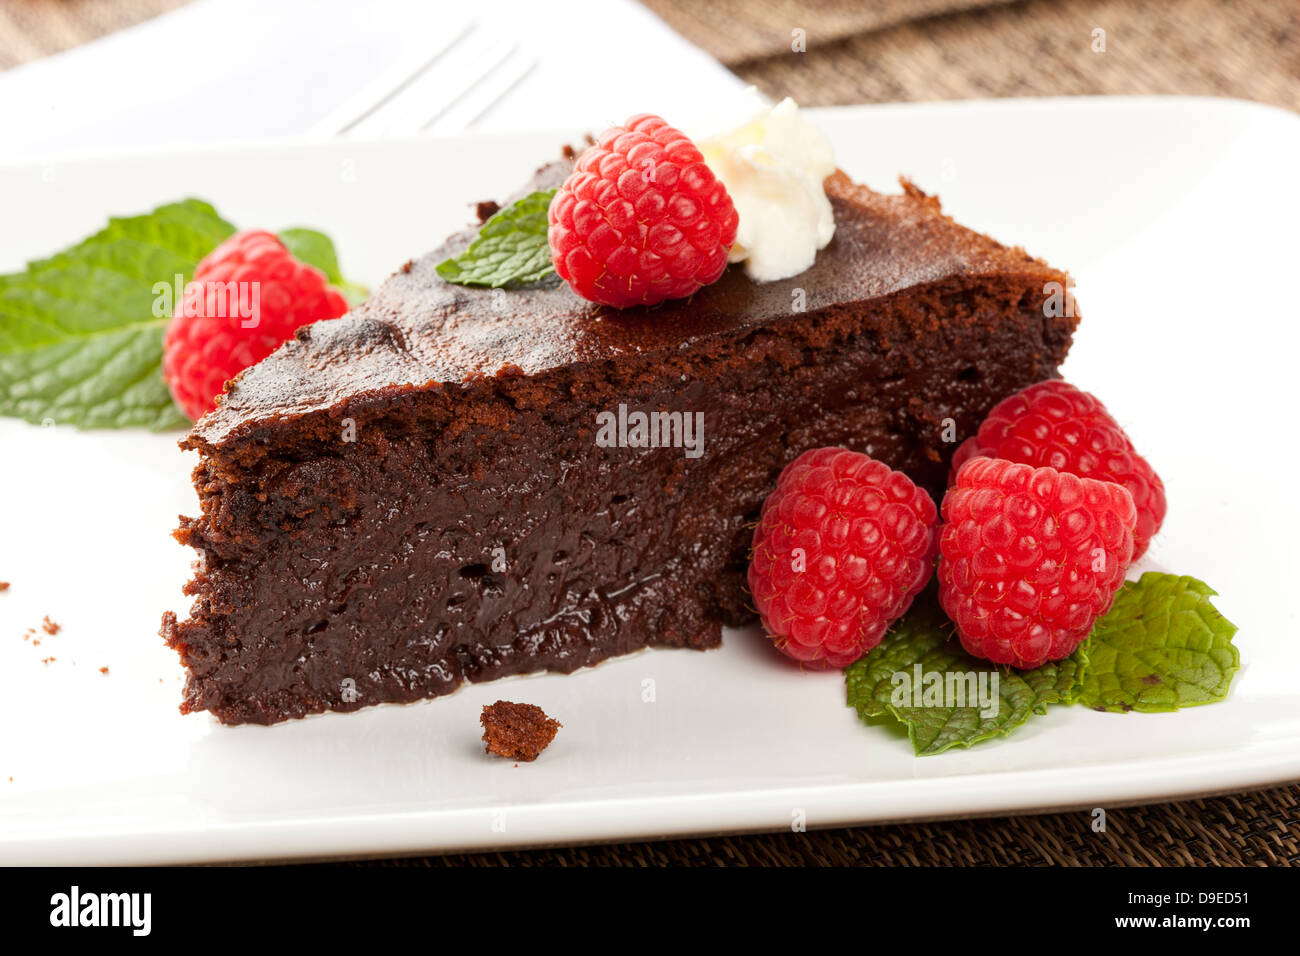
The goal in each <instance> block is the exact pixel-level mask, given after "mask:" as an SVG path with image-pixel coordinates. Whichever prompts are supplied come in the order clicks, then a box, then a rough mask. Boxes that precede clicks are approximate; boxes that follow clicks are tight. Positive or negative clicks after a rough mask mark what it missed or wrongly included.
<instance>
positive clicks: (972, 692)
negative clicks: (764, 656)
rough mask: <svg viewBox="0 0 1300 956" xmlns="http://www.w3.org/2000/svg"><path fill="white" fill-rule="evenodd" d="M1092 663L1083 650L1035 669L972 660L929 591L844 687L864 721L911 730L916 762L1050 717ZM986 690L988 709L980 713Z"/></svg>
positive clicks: (852, 669) (850, 670) (849, 671)
mask: <svg viewBox="0 0 1300 956" xmlns="http://www.w3.org/2000/svg"><path fill="white" fill-rule="evenodd" d="M1087 662H1088V659H1087V656H1086V654H1085V653H1084V652H1083V651H1082V649H1080V650H1078V651H1076V652H1075V653H1074V654H1073V655H1072V656H1070V657H1068V658H1066V659H1065V660H1062V661H1056V662H1053V663H1048V664H1044V665H1043V666H1042V667H1039V668H1036V669H1034V670H1031V671H1015V670H1010V669H1007V668H1000V667H998V666H997V665H995V664H990V663H989V662H988V661H984V660H980V659H978V658H976V657H972V656H971V655H969V654H967V653H966V652H965V651H964V650H963V649H962V647H961V643H960V641H958V640H957V638H956V636H955V635H954V634H953V627H952V624H951V623H950V622H949V621H948V618H947V616H946V615H945V614H944V613H943V610H942V609H941V608H940V607H939V602H938V598H937V592H936V590H935V588H934V587H933V586H932V587H930V588H928V589H927V590H926V591H925V592H924V593H922V594H921V595H919V596H918V597H917V599H916V603H915V604H913V606H912V608H911V610H910V611H908V613H907V614H906V615H904V617H903V618H902V620H900V621H899V622H898V623H897V624H895V625H894V626H893V628H891V629H890V631H889V633H888V634H886V635H885V637H884V639H883V640H882V641H881V642H880V644H879V646H877V647H876V648H875V649H874V650H872V651H871V652H870V653H868V654H867V655H866V656H865V657H863V658H861V659H860V660H858V661H856V662H854V663H853V664H850V665H849V666H848V667H847V668H845V671H844V673H845V688H846V692H847V698H848V704H849V706H850V707H853V708H854V709H856V710H857V712H858V716H859V717H860V718H862V719H863V720H864V721H866V720H868V719H869V718H873V717H882V716H888V717H892V718H894V719H895V720H897V721H899V722H900V723H901V724H903V725H904V726H905V727H906V729H907V736H908V738H909V739H910V740H911V741H912V748H913V750H914V751H915V752H916V754H917V756H928V755H930V754H937V753H941V752H943V751H945V750H948V749H949V748H952V747H970V746H971V745H972V744H976V743H979V742H980V741H983V740H989V739H991V738H993V737H1000V736H1005V735H1007V734H1009V733H1011V732H1012V731H1014V730H1015V729H1016V728H1017V727H1020V726H1021V725H1022V724H1024V723H1025V721H1027V720H1028V719H1029V718H1030V717H1032V716H1033V715H1034V714H1043V713H1046V711H1047V705H1048V704H1051V703H1071V702H1072V701H1073V698H1074V695H1075V694H1076V693H1077V691H1078V687H1079V684H1080V681H1081V679H1082V676H1083V673H1084V671H1085V670H1086V668H1087ZM995 677H996V684H995V683H994V679H995ZM981 692H983V694H984V699H985V701H986V702H987V703H988V704H989V706H988V707H987V708H984V712H983V713H981V710H982V708H981V706H980V704H979V694H980V693H981ZM994 699H996V706H992V702H993V700H994Z"/></svg>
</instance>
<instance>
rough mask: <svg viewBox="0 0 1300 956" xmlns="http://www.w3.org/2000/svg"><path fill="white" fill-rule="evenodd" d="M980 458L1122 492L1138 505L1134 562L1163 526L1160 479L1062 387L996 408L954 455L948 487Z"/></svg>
mask: <svg viewBox="0 0 1300 956" xmlns="http://www.w3.org/2000/svg"><path fill="white" fill-rule="evenodd" d="M980 455H983V456H985V457H987V458H1005V459H1006V460H1007V461H1018V462H1020V463H1021V464H1023V465H1033V466H1034V467H1036V468H1042V467H1047V468H1055V469H1056V470H1057V471H1068V472H1069V473H1070V474H1072V475H1078V476H1079V477H1080V478H1096V479H1098V480H1100V481H1114V482H1116V483H1118V484H1121V485H1123V486H1124V487H1125V488H1127V489H1128V492H1129V494H1131V495H1132V496H1133V504H1134V505H1136V506H1137V530H1136V531H1134V533H1133V560H1134V561H1136V560H1137V559H1138V558H1140V557H1142V555H1143V554H1145V553H1146V550H1147V545H1148V544H1150V543H1151V539H1152V538H1153V537H1154V536H1155V533H1156V532H1157V531H1159V530H1160V525H1161V523H1162V522H1163V521H1164V520H1165V485H1164V482H1162V481H1161V480H1160V476H1159V475H1157V474H1156V473H1155V469H1153V468H1152V467H1151V466H1150V465H1149V464H1147V460H1146V459H1145V458H1143V457H1142V456H1141V455H1139V454H1138V453H1137V451H1136V450H1135V449H1134V448H1133V443H1132V442H1131V441H1129V437H1128V435H1126V434H1124V429H1122V428H1120V427H1119V423H1118V422H1117V421H1115V419H1114V418H1112V417H1111V414H1110V412H1108V411H1106V406H1105V405H1103V404H1102V403H1101V402H1099V401H1098V400H1097V399H1096V397H1095V396H1093V395H1090V394H1088V393H1087V392H1084V391H1081V390H1079V389H1077V388H1075V387H1074V386H1073V385H1071V384H1069V383H1068V382H1062V381H1059V380H1053V381H1047V382H1039V383H1038V384H1037V385H1031V386H1029V387H1028V388H1026V389H1024V390H1023V391H1019V392H1017V393H1016V394H1014V395H1012V396H1011V397H1010V398H1007V399H1004V400H1003V401H1001V402H999V403H998V404H997V405H996V406H994V408H993V411H991V412H989V414H988V417H987V418H985V419H984V424H982V425H980V429H979V433H978V434H976V435H975V436H973V437H971V438H968V439H966V441H964V442H963V443H962V444H961V447H959V448H958V449H957V452H956V454H955V455H953V459H952V472H951V475H950V477H949V482H948V483H949V484H952V480H951V478H952V476H955V475H956V474H957V470H958V469H959V468H961V466H962V465H963V464H964V463H965V462H966V461H968V460H970V459H971V458H975V457H977V456H980Z"/></svg>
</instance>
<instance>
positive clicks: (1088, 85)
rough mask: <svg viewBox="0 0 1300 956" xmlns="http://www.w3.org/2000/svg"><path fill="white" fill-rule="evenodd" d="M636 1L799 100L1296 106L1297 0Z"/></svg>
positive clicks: (763, 84) (767, 88)
mask: <svg viewBox="0 0 1300 956" xmlns="http://www.w3.org/2000/svg"><path fill="white" fill-rule="evenodd" d="M645 2H646V4H647V5H648V6H650V7H651V8H653V9H654V10H656V11H657V12H658V13H659V14H660V16H662V17H663V18H664V19H665V20H667V21H668V22H669V23H671V24H672V25H673V26H674V27H675V28H676V29H677V30H678V31H680V32H681V33H682V34H683V35H685V36H686V37H687V38H688V39H690V40H692V41H694V42H695V43H696V44H698V45H699V46H701V47H703V48H704V49H706V50H708V51H709V52H710V53H712V54H713V55H714V56H716V57H718V58H719V59H720V60H722V61H723V62H724V63H727V64H728V65H729V66H730V67H731V68H732V69H733V70H734V71H735V72H736V73H738V74H739V75H740V76H742V77H743V78H745V79H746V80H748V81H749V82H751V83H753V84H755V85H756V86H758V87H759V88H760V89H762V90H763V91H764V92H765V93H767V94H769V95H771V96H793V97H794V98H795V99H796V100H798V101H799V103H801V104H804V105H808V106H813V105H818V106H826V105H833V104H839V103H875V102H895V101H900V100H909V101H910V100H946V99H971V98H984V97H1004V96H1051V95H1078V94H1135V93H1145V94H1196V95H1206V96H1233V97H1239V98H1243V99H1253V100H1259V101H1261V102H1264V103H1271V104H1273V105H1275V106H1281V107H1285V108H1286V109H1291V110H1300V3H1296V2H1295V0H1240V2H1233V3H1224V2H1222V0H1165V2H1162V3H1148V2H1144V0H1034V2H1029V3H989V2H987V0H984V2H980V0H966V2H964V3H963V2H961V0H946V2H945V0H885V2H883V3H880V4H857V3H852V2H841V3H824V2H813V3H799V2H796V0H758V2H751V0H713V2H710V3H708V4H707V5H706V4H698V5H697V4H696V3H694V2H692V0H645ZM864 8H865V9H864ZM909 8H910V9H913V10H915V11H916V12H917V16H915V17H912V18H907V17H902V16H901V11H904V10H906V9H909ZM963 8H964V9H963ZM706 9H707V15H706V14H704V13H703V12H702V11H704V10H706ZM958 10H960V11H961V12H954V11H958ZM926 14H930V15H926ZM855 19H856V22H857V23H858V24H860V25H861V26H862V29H860V30H857V31H855V32H846V30H848V28H849V26H850V25H851V23H852V22H854V21H855ZM796 30H802V31H803V46H804V47H805V48H806V49H805V51H804V52H795V51H794V50H792V49H791V47H792V45H794V37H793V34H794V31H796ZM1097 31H1102V32H1100V33H1098V32H1097ZM733 40H735V41H736V42H733Z"/></svg>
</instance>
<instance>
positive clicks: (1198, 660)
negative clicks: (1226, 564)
mask: <svg viewBox="0 0 1300 956" xmlns="http://www.w3.org/2000/svg"><path fill="white" fill-rule="evenodd" d="M1215 593H1216V592H1215V591H1213V590H1212V589H1211V588H1210V587H1209V585H1207V584H1205V583H1204V582H1201V581H1198V580H1197V579H1196V578H1192V577H1180V576H1179V575H1176V574H1160V573H1158V572H1155V571H1148V572H1147V573H1146V574H1144V575H1142V577H1141V578H1140V579H1139V580H1137V581H1129V582H1127V583H1126V584H1125V585H1124V586H1123V587H1122V588H1120V590H1119V593H1118V594H1116V595H1115V603H1114V604H1113V605H1112V606H1111V609H1110V612H1109V613H1108V614H1107V615H1106V616H1105V617H1103V618H1102V619H1101V620H1100V621H1098V622H1097V624H1096V626H1095V627H1094V628H1093V631H1092V636H1091V637H1089V638H1088V641H1087V643H1086V646H1087V649H1088V656H1089V658H1090V660H1091V664H1090V666H1089V669H1088V673H1087V675H1086V676H1085V678H1084V681H1083V686H1082V689H1081V691H1080V693H1079V702H1080V703H1082V704H1086V705H1087V706H1089V707H1092V708H1094V709H1096V710H1109V711H1130V710H1137V711H1142V712H1143V713H1159V712H1162V711H1170V710H1177V709H1178V708H1179V707H1191V706H1194V705H1196V704H1209V703H1213V702H1214V701H1219V700H1223V699H1224V698H1225V697H1227V696H1228V686H1229V685H1230V684H1231V683H1232V675H1233V674H1235V673H1236V672H1237V669H1238V667H1240V666H1241V655H1240V654H1239V653H1238V651H1237V648H1236V647H1234V646H1233V644H1232V636H1233V635H1234V634H1236V633H1237V628H1236V625H1234V624H1233V623H1232V622H1231V621H1229V620H1228V619H1227V618H1225V617H1224V616H1223V615H1222V614H1220V613H1219V611H1218V609H1217V608H1215V606H1214V605H1213V604H1212V603H1211V601H1210V598H1211V597H1212V596H1213V595H1214V594H1215Z"/></svg>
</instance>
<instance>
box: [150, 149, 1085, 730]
mask: <svg viewBox="0 0 1300 956" xmlns="http://www.w3.org/2000/svg"><path fill="white" fill-rule="evenodd" d="M566 171H567V165H566V164H554V165H552V166H550V167H546V168H544V169H543V170H542V171H540V172H539V174H538V177H537V178H536V180H535V181H534V182H533V183H531V184H530V185H529V187H528V190H527V191H531V190H533V189H537V188H546V187H547V186H549V185H554V184H556V183H558V181H559V180H560V179H561V178H562V177H563V175H564V174H565V172H566ZM827 191H828V194H829V195H830V197H831V200H832V205H833V207H834V209H835V214H836V224H837V228H836V236H835V238H834V240H832V242H831V244H830V245H829V246H828V247H827V248H826V249H825V250H823V252H822V253H821V254H819V256H818V258H817V262H816V264H815V265H814V266H813V267H812V268H811V269H809V270H808V271H807V272H805V273H803V274H801V275H800V276H797V277H795V278H794V279H790V280H785V281H782V282H775V283H766V284H758V283H754V282H753V281H751V280H750V279H748V278H747V277H746V276H745V275H744V274H743V273H742V272H741V271H740V270H739V269H734V268H733V269H730V270H728V272H727V273H725V274H724V276H723V278H722V279H721V280H720V281H719V282H718V283H716V284H714V285H712V286H708V287H706V288H704V289H702V290H701V291H700V292H699V293H698V294H697V295H695V296H694V297H692V298H691V299H689V300H685V301H680V302H671V303H665V304H663V305H661V306H657V307H654V308H651V309H640V310H629V311H626V312H616V311H614V310H609V309H603V308H600V307H597V306H594V305H592V304H590V303H586V302H583V301H582V300H579V299H577V298H576V297H575V296H574V295H573V294H572V293H571V292H569V290H568V289H567V288H566V287H563V286H561V285H558V284H555V283H552V284H549V285H546V286H543V287H531V288H527V289H521V290H509V291H490V290H482V289H473V288H465V287H460V286H453V285H448V284H446V283H444V282H442V280H441V279H440V278H439V277H438V276H437V273H436V271H435V266H436V264H437V263H438V262H440V261H441V260H442V259H443V258H445V257H447V256H448V255H451V254H454V253H456V252H458V251H460V250H461V249H462V248H464V246H465V244H466V243H468V241H470V239H471V238H472V233H470V232H467V233H462V234H460V235H458V236H456V237H453V238H452V240H450V241H449V242H448V243H447V244H445V245H444V246H443V247H441V248H440V249H438V250H435V251H434V252H432V253H430V254H429V255H427V256H425V257H423V258H422V259H419V260H417V261H415V262H414V263H412V264H411V265H410V267H409V269H404V270H403V271H401V272H399V273H397V274H396V275H394V276H393V277H392V278H391V279H389V280H388V282H386V283H385V284H384V286H383V287H382V288H380V289H379V290H378V292H377V293H376V294H375V295H374V296H373V297H372V298H371V299H370V300H369V301H368V302H367V303H366V304H365V305H363V306H361V307H360V308H358V309H357V310H355V311H354V312H352V313H351V314H349V315H348V316H345V317H343V318H341V319H337V320H332V321H328V322H320V323H317V324H315V325H313V326H310V327H307V328H305V329H303V330H301V331H300V334H299V336H298V338H297V339H296V340H295V341H292V342H290V343H288V344H286V345H285V346H284V347H282V348H281V349H280V350H278V351H277V352H276V353H274V354H273V355H272V356H271V357H269V358H268V359H266V360H265V361H263V362H262V363H259V364H258V365H255V366H253V367H252V368H250V369H249V370H247V371H246V372H245V373H244V374H243V375H242V376H241V377H240V378H239V379H237V380H236V381H235V382H234V383H233V384H232V385H231V386H229V388H228V393H227V394H226V395H225V397H224V398H223V400H222V401H221V402H220V403H219V405H218V408H217V409H216V411H215V412H213V413H211V414H210V415H208V416H206V417H205V418H204V419H203V420H201V421H200V422H199V423H198V425H196V427H195V429H194V431H193V432H192V433H191V435H190V436H189V437H188V438H187V439H186V441H185V442H184V444H185V445H186V446H187V447H192V448H196V449H198V451H199V453H200V463H199V466H198V467H197V468H196V470H195V484H196V488H197V489H198V491H199V497H200V503H201V506H202V513H201V515H200V516H199V517H198V518H197V519H182V526H181V528H180V530H179V531H178V532H177V537H178V538H179V539H180V540H181V541H182V542H184V543H187V544H190V545H192V546H194V547H196V548H198V549H200V551H201V552H202V554H203V555H204V558H205V560H204V564H203V567H202V568H201V570H200V571H199V572H198V573H197V574H196V576H195V578H194V580H193V581H191V582H190V584H189V585H188V586H187V593H189V594H191V595H194V596H195V599H196V600H195V602H194V606H193V608H192V610H191V614H190V618H189V619H188V620H187V621H184V622H179V621H177V620H176V618H175V616H174V615H170V614H169V615H167V616H166V617H165V618H164V623H163V635H164V637H165V638H166V640H167V642H168V644H169V645H171V646H172V647H174V648H176V649H177V650H178V651H179V652H180V654H181V658H182V661H183V662H184V664H185V666H186V668H187V670H188V680H187V683H186V691H185V700H184V703H183V704H182V710H185V711H190V710H203V709H206V710H210V711H211V712H213V713H214V714H215V715H216V716H217V717H218V718H219V719H221V720H223V721H226V722H229V723H239V722H245V721H252V722H259V723H272V722H275V721H278V720H283V719H286V718H288V717H297V716H302V715H304V714H308V713H314V712H319V711H322V710H353V709H356V708H358V707H361V706H365V705H367V704H372V703H377V702H382V701H409V700H415V699H418V698H422V697H429V696H436V695H439V694H443V693H447V692H449V691H451V690H453V689H454V688H455V687H456V686H458V685H459V684H460V683H461V682H462V681H463V680H473V681H481V680H490V679H493V678H496V677H499V676H504V675H507V674H514V673H520V672H524V671H531V670H539V669H550V670H555V671H560V672H570V671H572V670H575V669H577V668H579V667H583V666H587V665H590V664H594V663H597V662H599V661H600V660H603V659H605V658H607V657H609V656H612V655H615V654H621V653H625V652H627V651H630V650H635V649H637V648H640V647H644V646H647V645H660V646H673V647H691V648H707V647H712V646H715V645H716V644H717V643H718V641H719V640H720V635H721V628H722V625H723V624H742V623H745V622H747V621H749V620H751V619H752V618H753V612H752V609H751V608H750V606H749V603H748V600H747V595H746V593H745V588H744V573H745V567H746V561H747V551H748V538H749V535H750V533H751V525H752V522H753V520H754V519H755V518H756V516H757V513H758V510H759V506H760V505H761V502H762V500H763V498H764V497H765V496H766V494H767V493H768V492H770V490H771V488H772V487H773V485H774V484H775V481H776V477H777V475H778V474H779V472H780V470H781V468H782V467H784V465H785V464H787V463H788V462H789V461H790V460H792V459H793V458H794V457H795V456H797V455H798V454H799V453H801V452H802V451H805V450H807V449H808V448H813V447H819V446H824V445H842V446H845V447H849V448H853V449H856V450H859V451H864V452H867V453H868V454H871V455H873V456H875V457H877V458H880V459H881V460H883V461H885V462H886V463H888V464H890V465H891V466H892V467H895V468H899V469H901V470H904V471H906V472H907V473H908V474H909V475H911V476H912V477H913V479H914V480H916V481H917V482H918V483H920V484H922V485H923V486H925V487H927V488H928V489H930V490H931V492H932V493H933V494H935V495H936V500H937V498H938V495H940V494H941V493H942V489H943V485H944V480H945V476H946V469H947V463H948V459H949V458H950V456H951V453H952V451H953V450H954V449H955V447H956V443H957V442H958V441H960V440H961V438H963V437H965V435H967V434H969V433H971V432H972V431H973V430H974V428H975V427H976V426H977V425H978V422H979V421H980V420H981V419H982V417H983V416H984V414H985V413H986V412H987V411H988V409H989V408H990V407H991V406H992V405H993V404H994V403H996V402H997V401H998V400H1000V399H1001V398H1003V397H1005V396H1006V395H1008V394H1010V393H1011V392H1014V391H1016V390H1017V389H1019V388H1022V387H1024V386H1026V385H1028V384H1031V383H1032V382H1035V381H1039V380H1041V379H1043V378H1046V377H1050V376H1051V375H1053V374H1054V373H1055V370H1056V367H1057V365H1058V364H1059V363H1060V362H1061V360H1062V359H1063V358H1064V356H1065V353H1066V350H1067V349H1068V347H1069V342H1070V337H1071V334H1072V332H1073V329H1074V326H1075V322H1076V319H1075V318H1074V317H1073V315H1072V314H1070V315H1057V314H1055V313H1054V311H1053V310H1050V309H1045V308H1044V304H1045V302H1046V301H1047V300H1048V299H1049V298H1050V297H1052V296H1053V295H1059V294H1060V290H1065V289H1067V288H1068V278H1067V277H1066V275H1065V274H1064V273H1062V272H1060V271H1058V270H1055V269H1052V268H1051V267H1049V266H1046V265H1045V264H1043V263H1042V262H1039V261H1038V260H1036V259H1033V258H1032V257H1030V256H1028V255H1027V254H1025V253H1024V252H1022V251H1020V250H1017V249H1008V248H1005V247H1003V246H1001V245H999V244H998V243H996V242H994V241H993V240H991V239H989V238H987V237H984V236H980V235H978V234H976V233H973V232H971V231H969V230H967V229H964V228H963V227H961V226H958V225H956V224H955V223H953V222H952V221H951V220H950V219H948V218H946V217H944V216H943V214H942V212H941V211H940V208H939V205H938V202H937V200H935V199H932V198H930V197H927V196H925V195H924V194H923V193H921V192H920V191H919V190H917V189H915V188H914V187H910V186H907V187H906V188H905V191H904V193H903V194H902V195H899V196H883V195H880V194H877V193H874V192H871V191H870V190H867V189H865V188H863V187H859V186H855V185H853V184H852V183H851V182H849V180H848V179H847V178H846V177H844V176H843V175H841V174H836V175H835V176H833V177H831V178H830V179H829V180H828V181H827ZM616 410H620V412H623V411H644V412H646V413H647V414H648V413H650V412H655V411H657V412H666V413H675V414H678V415H679V416H682V417H683V418H682V420H685V419H684V417H685V416H691V417H692V418H691V420H692V421H696V420H698V422H699V423H700V428H701V434H702V436H703V444H702V447H701V449H700V454H699V455H698V456H694V457H692V456H691V455H689V454H687V453H686V452H687V449H685V448H683V447H675V446H673V445H671V444H668V445H663V446H659V447H654V446H647V447H636V446H631V447H629V446H627V445H626V444H625V445H623V446H616V447H606V446H603V445H601V444H600V442H599V441H598V440H597V435H598V419H597V416H598V415H600V414H602V413H610V414H612V413H614V412H615V411H616ZM696 416H698V419H697V418H696Z"/></svg>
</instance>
